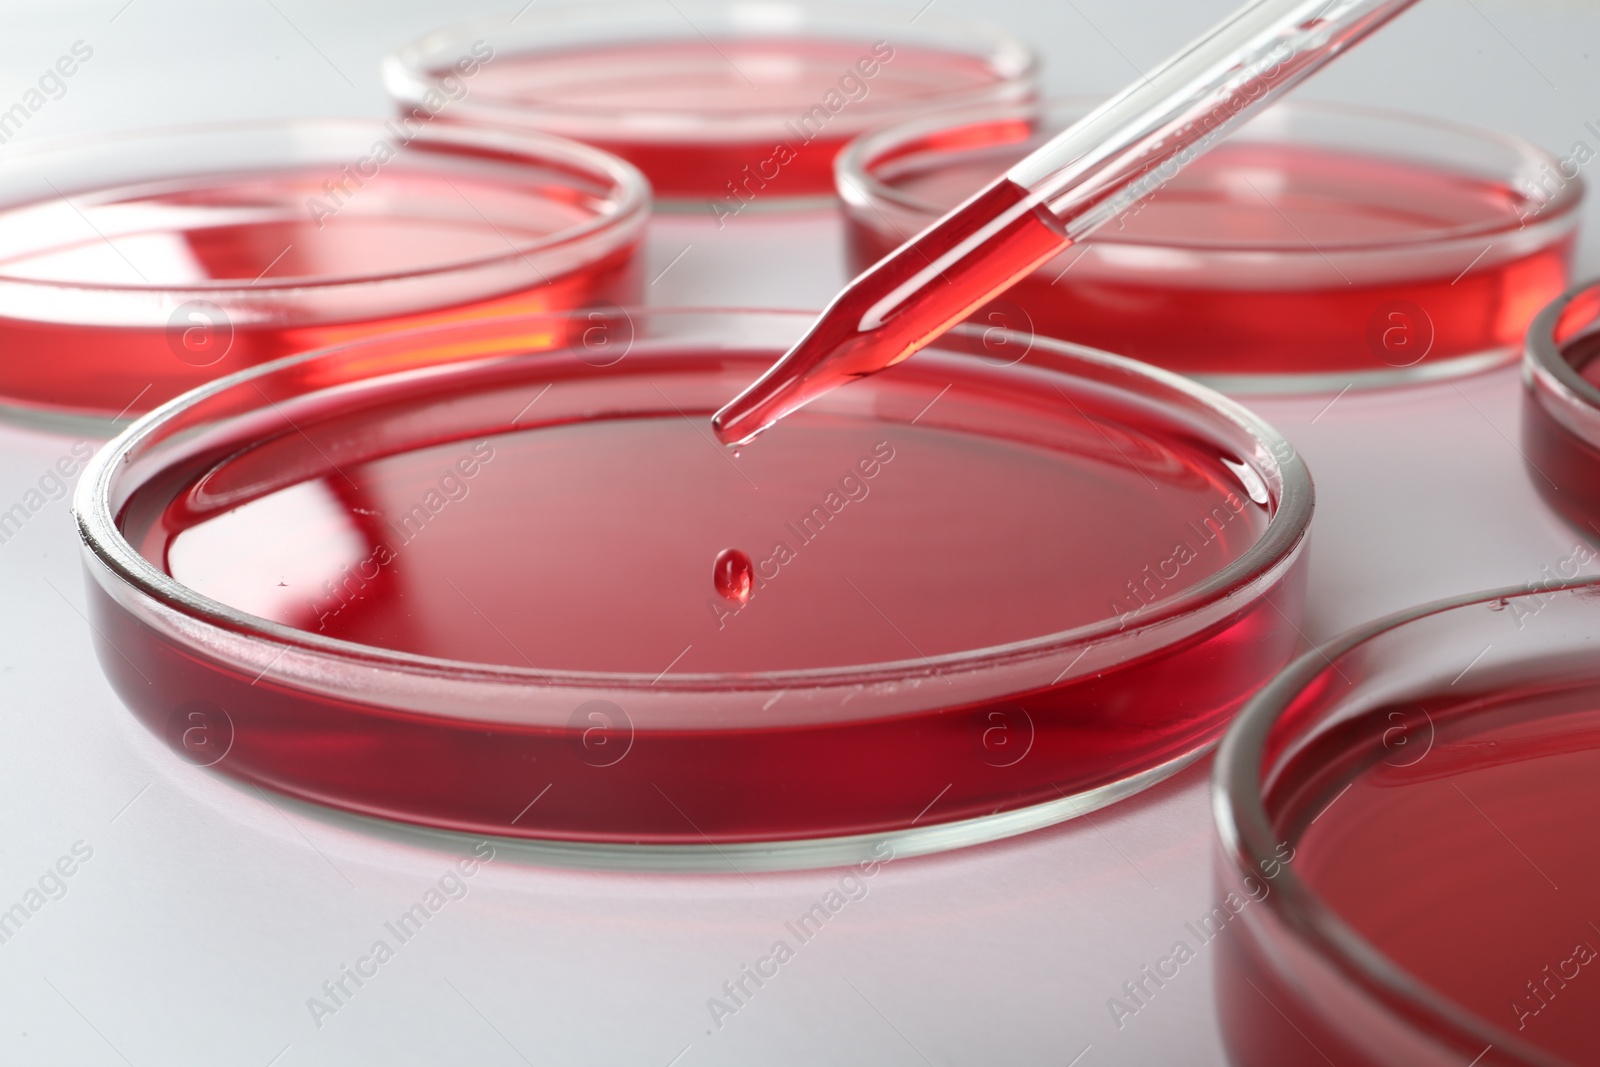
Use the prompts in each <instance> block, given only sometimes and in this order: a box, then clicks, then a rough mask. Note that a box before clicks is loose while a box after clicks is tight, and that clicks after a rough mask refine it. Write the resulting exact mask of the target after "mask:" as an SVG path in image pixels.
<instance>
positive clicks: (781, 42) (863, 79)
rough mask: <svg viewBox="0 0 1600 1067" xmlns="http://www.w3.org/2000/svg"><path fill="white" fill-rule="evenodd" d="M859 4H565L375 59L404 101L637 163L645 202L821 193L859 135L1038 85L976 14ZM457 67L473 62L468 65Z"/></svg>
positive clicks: (718, 206)
mask: <svg viewBox="0 0 1600 1067" xmlns="http://www.w3.org/2000/svg"><path fill="white" fill-rule="evenodd" d="M909 14H910V13H909V12H907V11H906V10H905V9H904V8H896V7H883V6H874V5H871V4H851V5H848V6H846V5H840V4H809V3H808V4H797V3H776V2H767V0H762V2H757V3H675V4H671V5H666V6H662V5H639V4H611V3H608V4H595V3H585V4H565V5H556V6H550V7H546V6H543V5H541V6H540V7H538V8H535V9H532V10H529V9H526V8H524V10H523V11H522V12H520V13H518V14H517V15H515V16H502V17H499V18H495V19H485V20H478V21H473V22H467V23H464V24H462V25H460V26H456V27H451V28H447V29H442V30H438V31H436V32H434V33H431V34H429V35H427V36H426V37H423V38H421V39H420V40H418V41H415V42H413V43H411V44H409V45H406V46H405V47H403V48H401V49H399V50H397V51H396V52H394V53H393V54H392V55H390V56H388V57H387V58H386V59H385V60H384V63H383V80H384V84H385V86H387V88H388V90H389V93H390V94H391V95H392V96H393V97H394V98H395V100H396V101H397V102H398V103H399V104H400V106H401V109H402V111H403V112H411V111H415V110H419V109H420V110H423V111H426V112H427V113H429V114H436V115H438V116H439V117H440V118H443V119H447V120H450V121H459V122H471V123H486V124H491V125H501V126H513V127H519V128H528V129H537V130H543V131H546V132H549V133H555V134H560V135H562V136H565V137H571V138H574V139H577V140H582V141H586V142H588V143H590V144H593V145H597V146H599V147H601V148H604V149H606V150H607V151H609V152H614V153H616V154H617V155H619V156H621V157H622V158H624V159H627V160H629V161H630V162H632V163H634V164H635V165H636V166H638V167H639V169H640V170H642V171H644V173H645V174H646V175H647V176H648V177H649V179H650V182H651V185H652V186H653V187H654V189H655V193H656V196H657V197H658V198H659V199H660V200H661V201H663V202H666V203H669V204H670V203H676V205H677V206H679V207H684V208H690V209H692V210H695V211H704V210H707V209H708V208H709V210H710V211H711V213H712V214H714V215H716V216H717V218H718V221H719V222H723V223H725V222H726V220H727V219H728V218H730V217H732V216H734V215H738V214H741V213H743V212H744V211H746V210H751V209H754V210H760V209H763V208H770V207H792V206H795V205H796V204H797V203H802V202H804V201H806V200H813V201H815V200H819V199H820V200H824V201H831V200H832V198H833V172H832V170H831V167H832V164H833V158H834V156H835V154H837V152H838V151H839V149H840V148H841V147H843V145H844V144H845V143H846V142H847V141H849V140H850V139H851V138H852V137H855V136H856V135H857V134H860V133H861V132H863V131H864V130H867V129H870V128H873V127H876V126H880V125H883V124H885V123H889V122H899V121H903V120H905V119H907V118H909V117H911V116H914V115H918V114H924V113H926V112H929V111H934V110H938V109H942V108H949V107H962V106H976V105H981V104H1003V103H1014V102H1018V101H1022V100H1026V99H1030V98H1031V97H1032V95H1033V92H1034V78H1035V70H1036V63H1035V60H1034V57H1033V54H1032V53H1031V52H1030V51H1029V50H1028V49H1027V48H1026V47H1024V46H1023V45H1022V44H1021V43H1019V42H1018V41H1016V40H1014V39H1013V38H1012V37H1010V36H1009V35H1007V34H1006V33H1004V32H1003V31H1001V30H999V29H997V28H995V27H993V26H990V25H987V24H985V23H981V22H969V21H966V20H962V19H952V18H946V17H943V16H941V15H939V14H938V13H937V12H927V13H924V14H923V15H922V16H921V17H918V18H917V19H915V21H912V20H911V19H910V17H909ZM469 72H470V73H469Z"/></svg>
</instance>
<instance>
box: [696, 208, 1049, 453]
mask: <svg viewBox="0 0 1600 1067" xmlns="http://www.w3.org/2000/svg"><path fill="white" fill-rule="evenodd" d="M1027 198H1028V192H1027V190H1025V189H1023V188H1022V187H1021V186H1019V185H1015V184H1013V183H1012V182H1010V181H999V182H996V183H995V184H994V186H992V187H991V188H988V189H985V190H984V191H983V194H982V195H981V196H977V197H974V198H973V199H972V201H971V202H970V203H968V204H966V205H965V206H964V207H963V208H962V209H961V210H960V211H959V212H957V213H956V214H954V215H951V216H950V217H949V218H947V219H945V220H943V221H942V222H941V223H940V224H939V225H938V226H937V227H936V228H934V229H931V230H928V231H927V232H926V233H923V234H921V235H920V236H919V237H918V238H917V239H916V240H915V241H913V242H911V243H910V244H908V245H906V246H905V247H904V248H902V249H900V250H899V251H898V252H896V253H895V254H894V255H893V256H892V257H890V258H888V259H885V260H883V261H882V262H880V263H878V264H877V265H876V266H874V267H873V268H872V269H871V270H869V271H868V272H866V273H865V274H863V275H861V277H859V278H857V279H856V280H855V281H853V282H851V283H850V285H849V286H847V287H846V288H845V290H844V292H842V293H840V294H839V295H838V296H836V297H834V299H833V303H831V304H829V305H828V308H827V310H826V311H824V312H823V313H822V317H821V318H820V319H819V320H818V321H817V323H816V325H814V326H813V327H812V328H811V330H810V331H809V332H808V333H807V334H806V335H805V337H803V338H801V340H800V342H799V343H798V344H796V345H795V346H794V347H793V348H792V349H790V350H789V352H788V353H787V354H785V355H784V357H783V359H782V360H781V361H780V362H778V363H777V364H775V365H774V366H773V367H771V368H770V369H769V370H768V371H767V372H766V373H765V374H763V375H762V376H761V378H760V380H758V381H757V382H756V383H755V384H754V385H752V386H751V387H750V388H749V389H748V390H746V391H745V392H743V393H741V394H740V395H739V396H738V397H736V398H735V399H734V400H732V401H730V402H729V403H728V404H727V405H726V406H725V407H724V408H723V409H722V410H721V411H718V412H717V414H716V416H715V417H714V418H713V419H712V420H711V427H712V429H713V430H714V431H715V432H716V434H717V436H718V437H719V438H721V439H722V441H724V442H725V443H729V444H732V443H736V442H739V441H746V440H749V439H750V438H752V437H754V436H755V435H756V434H758V433H760V432H761V431H762V430H764V429H766V428H767V427H768V426H771V425H772V424H773V423H774V422H776V421H777V420H778V419H781V418H783V417H784V416H785V415H787V414H788V413H789V412H792V411H795V410H797V409H798V408H800V407H802V406H804V405H805V404H808V403H810V402H811V401H812V400H814V399H816V398H817V397H819V396H822V395H823V394H824V393H828V392H831V391H832V390H834V389H837V388H838V387H839V386H841V385H843V384H845V383H846V382H849V381H852V380H854V379H857V378H865V377H867V376H868V375H871V374H876V373H878V372H879V371H881V370H883V369H884V368H886V367H892V366H894V365H895V364H896V363H899V362H900V361H901V360H904V359H906V358H908V357H910V356H911V355H913V354H914V353H916V352H917V351H918V350H919V349H921V348H922V347H923V346H924V345H926V344H928V343H929V342H931V341H933V340H934V339H935V338H937V337H938V336H939V335H940V334H942V333H944V332H945V331H946V330H948V329H949V328H950V327H951V326H954V325H955V324H956V323H958V322H960V321H961V320H962V319H963V318H964V317H966V315H967V314H968V313H969V312H971V311H972V310H973V309H974V308H976V307H977V306H978V305H979V304H981V303H982V302H983V301H984V300H985V299H987V298H988V297H989V295H990V294H992V293H993V292H995V291H996V290H997V289H1003V288H1005V287H1006V286H1007V285H1008V284H1010V283H1011V282H1012V281H1014V280H1015V279H1017V278H1020V277H1022V276H1023V275H1025V274H1027V273H1028V272H1029V271H1030V270H1032V269H1033V268H1034V267H1037V266H1038V265H1039V264H1040V263H1042V262H1044V261H1045V260H1047V259H1049V258H1050V257H1051V256H1053V255H1055V254H1056V253H1057V252H1059V251H1060V250H1061V249H1062V248H1064V247H1066V246H1067V244H1068V241H1067V238H1066V237H1064V236H1063V235H1062V233H1061V229H1060V224H1059V223H1058V222H1057V221H1056V219H1055V217H1054V216H1053V215H1051V214H1050V212H1049V211H1047V210H1045V209H1043V208H1034V207H1030V206H1028V204H1027ZM969 240H974V241H975V244H974V246H973V250H971V251H970V252H964V253H963V254H962V255H961V256H960V257H959V258H957V259H954V260H953V261H951V262H948V263H946V262H942V261H941V258H940V257H942V256H945V255H948V254H951V253H952V252H953V250H955V249H958V248H960V247H961V246H963V244H964V243H965V242H967V241H969Z"/></svg>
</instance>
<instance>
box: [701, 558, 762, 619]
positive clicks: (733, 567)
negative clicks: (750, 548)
mask: <svg viewBox="0 0 1600 1067" xmlns="http://www.w3.org/2000/svg"><path fill="white" fill-rule="evenodd" d="M711 578H712V584H713V585H715V586H716V589H717V594H718V595H719V596H721V597H722V599H724V600H726V601H729V602H731V603H732V604H733V605H734V606H735V607H741V608H742V607H744V606H745V604H746V603H748V602H749V600H750V590H751V589H753V588H754V587H755V580H756V569H755V565H754V564H752V563H751V562H750V557H749V556H747V555H745V554H744V553H743V552H740V551H739V550H738V549H737V548H725V549H723V550H722V551H721V552H718V553H717V558H716V560H715V562H713V563H712V565H711Z"/></svg>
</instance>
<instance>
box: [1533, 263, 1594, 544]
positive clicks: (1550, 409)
mask: <svg viewBox="0 0 1600 1067" xmlns="http://www.w3.org/2000/svg"><path fill="white" fill-rule="evenodd" d="M1597 355H1600V285H1595V284H1590V285H1585V286H1579V287H1578V288H1576V289H1573V290H1572V291H1571V292H1569V293H1566V294H1564V295H1563V296H1561V298H1560V299H1558V300H1555V301H1553V302H1552V303H1551V304H1550V306H1549V307H1547V308H1545V309H1544V311H1542V312H1540V313H1539V316H1538V317H1537V318H1536V319H1534V321H1533V325H1532V326H1530V327H1529V328H1528V344H1527V355H1526V356H1525V357H1524V359H1523V363H1522V381H1523V387H1524V388H1523V398H1522V452H1523V456H1524V458H1525V459H1526V460H1527V463H1528V476H1529V477H1530V478H1532V479H1533V484H1534V485H1535V486H1536V487H1537V488H1538V490H1539V493H1540V494H1541V495H1542V496H1543V497H1544V499H1545V502H1546V503H1548V504H1549V505H1550V506H1551V507H1553V508H1554V509H1555V510H1556V511H1557V513H1559V514H1560V515H1562V516H1563V517H1564V518H1566V520H1567V521H1568V522H1570V523H1571V524H1572V525H1573V526H1575V527H1576V528H1577V529H1578V530H1579V531H1580V532H1581V533H1583V534H1584V536H1586V537H1589V538H1591V539H1600V360H1597V359H1596V358H1595V357H1596V356H1597Z"/></svg>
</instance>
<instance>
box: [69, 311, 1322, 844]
mask: <svg viewBox="0 0 1600 1067" xmlns="http://www.w3.org/2000/svg"><path fill="white" fill-rule="evenodd" d="M808 322H809V316H807V315H805V314H801V313H776V312H773V313H763V312H726V311H663V310H656V309H650V310H645V311H614V312H611V313H608V314H607V315H604V316H601V315H598V314H597V313H595V312H585V313H576V314H573V315H570V316H534V317H524V318H512V319H504V320H497V321H488V322H466V323H461V324H458V325H454V326H450V327H444V328H439V329H434V330H427V331H416V332H413V333H409V334H398V335H389V336H385V337H380V338H373V339H370V340H366V341H361V342H356V343H353V344H350V345H347V346H343V347H340V348H335V349H330V350H327V351H325V352H322V353H316V354H311V355H308V356H300V357H294V358H292V359H289V360H285V361H280V362H278V363H275V364H271V365H268V366H265V367H260V368H256V369H253V370H251V371H248V372H245V373H243V374H241V375H238V376H235V377H233V378H230V379H227V380H224V381H220V382H216V383H213V384H211V385H208V386H205V387H203V388H201V389H198V390H196V391H194V392H192V393H190V394H188V395H187V396H185V397H184V398H182V399H181V400H180V401H178V402H177V403H175V404H173V405H171V406H169V407H167V408H166V409H164V410H163V411H162V412H160V413H157V414H156V415H153V416H151V417H149V418H147V419H145V420H143V421H141V422H140V423H138V424H136V425H135V426H134V427H132V428H131V429H130V430H128V431H127V432H126V433H125V434H124V435H123V436H122V437H120V438H118V439H117V440H116V441H115V442H114V443H113V444H112V445H110V446H109V447H108V448H107V449H106V450H105V451H104V452H103V453H102V454H101V456H100V457H99V459H98V460H97V461H95V465H94V466H93V467H92V469H90V470H89V471H88V472H87V473H86V474H85V476H84V478H83V480H82V482H81V486H82V489H81V490H80V495H79V497H78V499H77V504H76V507H77V514H78V516H79V521H80V529H81V531H82V533H83V537H84V542H85V547H86V551H87V559H88V561H89V563H88V566H89V570H90V574H91V579H90V583H89V584H90V591H91V598H92V599H93V600H94V603H95V608H94V612H95V616H94V617H95V620H96V632H97V633H98V634H99V635H100V639H101V645H100V653H101V662H102V665H103V667H104V669H105V670H106V672H107V675H108V676H109V677H110V678H111V679H112V681H113V684H114V685H115V686H116V688H117V691H118V692H119V694H121V696H122V698H123V699H124V701H126V702H127V703H128V705H129V707H130V708H132V709H133V711H134V712H135V713H136V714H137V715H138V716H139V717H140V718H141V719H142V720H143V721H144V722H145V723H146V725H147V726H148V727H149V728H150V729H152V730H153V731H155V732H157V733H158V734H160V735H161V736H163V737H165V738H166V739H167V740H168V742H169V743H170V744H172V745H173V747H174V748H175V750H176V751H177V752H178V753H179V754H180V755H183V756H186V757H187V758H193V759H197V760H200V761H202V762H205V761H210V762H214V763H215V767H216V769H217V770H218V771H220V772H222V773H225V774H231V775H233V776H235V777H238V778H241V779H244V780H247V781H250V782H257V783H260V784H262V785H264V786H268V787H270V788H274V789H278V790H281V791H283V792H286V793H290V794H294V795H297V796H301V797H305V798H308V799H312V800H317V801H320V802H323V803H326V804H331V805H334V806H337V807H340V808H344V809H346V810H349V811H354V812H358V813H362V814H366V815H373V816H383V817H387V818H391V819H398V820H403V821H407V822H411V823H416V824H421V825H425V826H432V827H439V828H444V829H450V830H462V831H470V832H473V833H491V834H501V835H507V836H516V837H524V838H528V839H531V840H534V841H536V842H538V843H540V847H542V848H543V849H545V854H546V855H548V856H550V857H552V858H555V859H559V860H562V861H564V862H577V863H617V864H623V865H634V866H710V867H713V868H722V869H725V868H726V864H727V863H728V862H729V859H730V857H731V858H733V861H734V862H736V863H737V864H739V865H740V866H741V867H745V866H748V865H772V866H796V865H805V864H812V863H836V862H847V861H849V860H851V859H853V858H855V857H857V856H858V855H860V854H862V853H863V852H864V851H870V849H871V848H873V847H876V845H878V844H881V843H883V842H885V841H888V842H890V843H891V846H892V847H893V848H894V849H896V854H899V855H907V854H911V853H912V852H917V851H930V850H933V849H938V848H948V847H952V846H955V845H961V844H966V843H971V842H975V841H981V840H986V839H991V838H995V837H1001V836H1005V835H1008V834H1013V833H1017V832H1020V831H1022V830H1026V829H1029V828H1032V827H1036V826H1040V825H1044V824H1047V823H1050V822H1054V821H1058V820H1060V819H1064V818H1068V817H1071V816H1073V815H1076V814H1079V813H1081V812H1083V811H1086V810H1091V809H1093V808H1094V807H1096V806H1099V805H1101V804H1105V803H1108V802H1110V801H1112V800H1114V799H1117V798H1119V797H1121V796H1124V795H1127V794H1128V793H1130V792H1132V791H1134V790H1137V789H1139V788H1141V787H1143V786H1144V785H1146V784H1149V783H1150V782H1152V781H1155V780H1157V779H1159V778H1161V777H1163V776H1165V775H1166V774H1169V773H1171V772H1172V771H1174V770H1176V769H1177V768H1178V767H1180V766H1182V765H1183V764H1185V763H1186V762H1187V761H1189V760H1191V759H1193V758H1194V757H1195V756H1196V755H1198V754H1199V753H1200V752H1202V751H1203V750H1204V749H1205V748H1206V747H1207V746H1209V745H1210V744H1211V743H1212V742H1214V741H1215V739H1216V737H1217V736H1218V735H1219V733H1220V731H1221V729H1222V728H1223V726H1224V725H1225V723H1226V722H1227V720H1228V718H1229V716H1230V715H1231V714H1232V713H1233V712H1234V711H1235V710H1236V709H1237V708H1238V707H1239V706H1240V705H1241V703H1242V702H1243V701H1244V700H1245V699H1246V698H1247V697H1248V696H1249V695H1250V694H1251V693H1253V692H1254V691H1255V690H1256V689H1257V688H1258V687H1259V686H1261V685H1262V684H1263V683H1264V682H1265V681H1266V679H1267V678H1268V677H1270V676H1271V674H1272V673H1273V672H1274V671H1275V670H1277V669H1278V668H1279V667H1281V666H1282V665H1283V664H1284V663H1285V662H1287V661H1288V659H1289V658H1290V657H1291V655H1292V654H1293V652H1294V651H1295V642H1296V636H1295V635H1296V630H1295V627H1294V626H1285V625H1284V619H1285V618H1288V619H1290V620H1294V619H1297V618H1298V617H1299V616H1300V613H1301V606H1302V600H1303V567H1302V548H1303V543H1304V538H1305V534H1306V531H1307V527H1308V524H1309V521H1310V517H1311V485H1310V481H1309V477H1308V475H1307V473H1306V471H1305V468H1304V467H1303V466H1302V465H1301V463H1300V461H1299V459H1298V458H1297V457H1296V456H1295V455H1294V453H1293V451H1292V449H1290V448H1289V447H1288V446H1287V444H1286V443H1285V442H1284V441H1283V440H1282V439H1281V438H1279V437H1278V436H1277V435H1276V434H1275V433H1274V432H1273V431H1272V430H1271V429H1270V428H1268V427H1266V426H1265V425H1264V424H1262V423H1261V422H1259V421H1258V420H1257V419H1255V418H1254V417H1253V416H1251V415H1249V414H1248V413H1246V412H1245V411H1243V410H1242V409H1241V408H1238V407H1236V406H1235V405H1233V404H1232V403H1231V402H1229V401H1227V400H1225V399H1224V398H1222V397H1220V396H1217V395H1215V394H1212V393H1210V392H1209V391H1207V390H1204V389H1202V388H1200V387H1198V386H1195V385H1193V384H1191V383H1188V382H1186V381H1184V380H1183V379H1180V378H1177V377H1175V376H1171V375H1166V374H1164V373H1162V372H1159V371H1154V370H1150V369H1146V368H1141V367H1140V366H1138V365H1136V364H1133V363H1131V362H1129V361H1125V360H1121V359H1118V358H1116V357H1113V356H1108V355H1104V354H1101V353H1096V352H1093V351H1090V350H1088V349H1082V348H1075V347H1072V346H1069V345H1064V344H1059V343H1056V342H1047V341H1040V342H1038V343H1036V344H1035V345H1034V346H1033V348H1032V349H1031V350H1030V351H1028V352H1027V353H1026V356H1025V358H1023V359H1021V360H1020V361H1014V360H1001V359H996V358H994V357H993V356H991V354H990V352H991V349H990V348H987V347H986V344H992V343H993V336H992V332H991V333H990V334H987V335H986V334H984V333H981V332H976V331H969V330H966V329H965V328H963V329H962V330H961V331H958V332H957V333H954V334H952V335H951V336H950V337H948V338H945V339H943V340H941V341H940V342H938V344H936V345H935V346H934V347H933V348H931V349H930V350H929V351H928V352H926V353H924V354H923V355H922V356H919V358H917V359H915V360H911V361H908V362H907V363H905V364H903V365H902V366H900V367H896V368H895V369H894V370H893V371H891V372H889V373H886V374H883V375H879V376H877V377H874V378H872V379H871V380H869V381H863V382H861V383H858V384H857V385H853V386H852V387H851V388H849V389H845V390H841V391H839V392H837V393H836V394H833V395H831V396H830V397H828V398H827V399H825V400H822V401H819V402H817V403H816V404H814V405H812V406H811V407H808V408H807V409H806V410H805V411H804V412H801V413H799V414H797V415H796V416H794V417H793V418H792V419H790V420H787V421H786V422H785V424H784V425H783V426H782V427H780V428H778V429H776V430H774V431H772V432H771V433H769V434H767V435H765V436H763V437H762V438H761V439H760V440H759V441H757V442H755V443H753V444H751V445H749V446H746V447H744V448H742V449H740V450H738V451H737V452H733V451H729V450H725V449H723V448H722V447H720V446H718V445H715V444H713V442H712V438H711V437H710V430H709V427H708V425H707V422H708V420H709V417H710V414H711V412H713V411H714V410H715V409H716V408H717V407H718V406H720V405H721V404H722V403H723V402H724V401H725V400H726V399H727V398H728V397H729V396H731V395H733V394H734V393H736V392H738V391H739V389H740V388H742V387H743V386H744V385H746V384H748V382H749V381H750V380H751V379H753V378H754V377H755V376H756V375H758V374H759V373H760V372H761V371H762V370H764V369H765V368H766V367H767V366H768V365H769V364H770V363H771V362H772V360H773V359H774V358H775V356H776V355H777V354H778V353H780V352H782V351H783V350H785V349H786V348H787V347H788V345H789V344H790V343H792V342H793V341H794V339H795V338H796V337H798V336H799V335H800V334H801V333H802V332H803V331H804V329H805V327H806V326H807V324H808ZM729 549H733V550H735V551H736V553H738V554H739V555H742V556H743V557H744V559H743V561H739V560H737V558H736V557H733V556H729V555H728V554H727V550H729ZM729 559H734V561H735V562H734V563H733V564H730V563H729V562H728V560H729ZM735 587H737V589H736V592H737V594H738V595H731V594H730V590H735ZM191 726H193V727H198V728H197V729H190V727H191ZM208 731H211V732H214V733H215V735H216V737H217V738H218V740H207V738H208V737H209V736H211V734H210V733H208ZM223 739H225V742H226V743H224V740H223ZM224 749H225V750H226V755H225V756H224V755H219V753H221V752H222V751H223V750H224ZM213 756H215V757H216V758H215V759H213V758H212V757H213ZM530 805H531V806H530Z"/></svg>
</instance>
